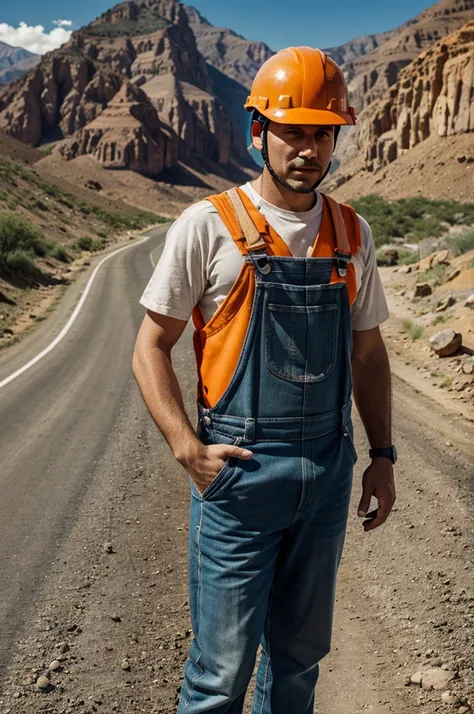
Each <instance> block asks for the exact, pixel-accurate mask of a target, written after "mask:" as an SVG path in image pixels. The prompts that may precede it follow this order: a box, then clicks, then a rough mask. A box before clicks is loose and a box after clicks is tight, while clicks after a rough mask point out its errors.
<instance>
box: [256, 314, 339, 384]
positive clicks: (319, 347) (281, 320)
mask: <svg viewBox="0 0 474 714" xmlns="http://www.w3.org/2000/svg"><path fill="white" fill-rule="evenodd" d="M265 322H266V325H265V362H266V364H267V367H268V369H269V370H270V371H271V372H273V374H275V375H276V376H277V377H280V378H281V379H285V380H287V381H289V382H306V383H312V382H321V381H322V380H323V379H326V377H328V376H329V375H330V373H331V372H332V370H333V369H334V365H335V363H336V354H337V338H338V327H339V310H338V308H337V305H336V303H328V304H325V305H306V306H301V305H276V304H273V303H270V304H269V305H268V312H267V314H266V316H265Z"/></svg>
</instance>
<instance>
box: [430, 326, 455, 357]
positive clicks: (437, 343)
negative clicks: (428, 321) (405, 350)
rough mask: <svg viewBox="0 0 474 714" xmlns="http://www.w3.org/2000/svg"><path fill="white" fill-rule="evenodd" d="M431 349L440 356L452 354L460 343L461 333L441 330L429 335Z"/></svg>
mask: <svg viewBox="0 0 474 714" xmlns="http://www.w3.org/2000/svg"><path fill="white" fill-rule="evenodd" d="M430 345H431V349H432V350H434V351H435V352H436V354H437V355H439V356H440V357H449V356H450V355H453V354H454V353H455V352H457V351H458V349H459V348H460V347H461V345H462V335H461V334H460V333H459V332H455V331H454V330H451V329H447V330H441V332H438V333H437V334H436V335H433V337H430Z"/></svg>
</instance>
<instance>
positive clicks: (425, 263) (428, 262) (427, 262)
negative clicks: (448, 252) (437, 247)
mask: <svg viewBox="0 0 474 714" xmlns="http://www.w3.org/2000/svg"><path fill="white" fill-rule="evenodd" d="M434 259H435V254H434V253H433V254H432V255H428V256H427V257H426V258H422V259H421V260H420V272H422V273H424V272H425V271H426V270H431V267H432V265H433V261H434Z"/></svg>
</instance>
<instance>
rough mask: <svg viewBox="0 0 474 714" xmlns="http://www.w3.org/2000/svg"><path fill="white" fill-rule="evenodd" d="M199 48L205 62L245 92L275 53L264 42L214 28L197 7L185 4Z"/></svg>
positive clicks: (226, 29) (225, 29)
mask: <svg viewBox="0 0 474 714" xmlns="http://www.w3.org/2000/svg"><path fill="white" fill-rule="evenodd" d="M184 9H185V11H186V14H187V16H188V21H189V24H190V26H191V29H192V31H193V32H194V36H195V37H196V42H197V46H198V49H199V51H200V53H201V54H202V56H203V57H204V59H205V60H206V62H208V64H210V65H211V66H212V67H214V68H215V69H217V70H219V71H220V72H222V73H223V74H225V75H226V76H227V77H230V78H231V79H233V80H235V81H236V82H238V83H239V84H241V85H242V86H243V87H245V88H246V89H249V88H250V85H251V84H252V80H253V78H254V77H255V75H256V74H257V71H258V70H259V68H260V67H261V66H262V64H263V63H264V62H265V61H266V60H267V59H268V58H269V57H271V56H272V55H273V54H274V52H273V51H272V50H271V49H270V47H269V46H268V45H266V44H265V43H264V42H252V41H250V40H246V39H245V38H244V37H241V35H238V34H237V33H235V32H233V31H232V30H229V29H228V28H222V27H214V25H211V23H210V22H208V21H207V20H206V18H204V17H203V16H202V15H201V14H200V13H199V12H198V11H197V10H196V9H195V8H194V7H190V6H189V5H184Z"/></svg>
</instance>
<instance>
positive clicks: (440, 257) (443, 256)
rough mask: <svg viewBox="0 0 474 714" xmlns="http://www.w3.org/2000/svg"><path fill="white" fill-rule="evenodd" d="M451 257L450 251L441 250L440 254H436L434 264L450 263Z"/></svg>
mask: <svg viewBox="0 0 474 714" xmlns="http://www.w3.org/2000/svg"><path fill="white" fill-rule="evenodd" d="M450 257H451V255H450V253H449V250H441V251H440V252H439V253H436V255H435V259H434V261H433V264H434V265H437V264H439V263H441V264H442V263H445V264H446V263H449V259H450Z"/></svg>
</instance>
